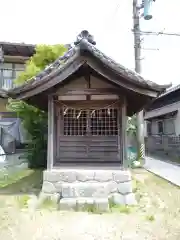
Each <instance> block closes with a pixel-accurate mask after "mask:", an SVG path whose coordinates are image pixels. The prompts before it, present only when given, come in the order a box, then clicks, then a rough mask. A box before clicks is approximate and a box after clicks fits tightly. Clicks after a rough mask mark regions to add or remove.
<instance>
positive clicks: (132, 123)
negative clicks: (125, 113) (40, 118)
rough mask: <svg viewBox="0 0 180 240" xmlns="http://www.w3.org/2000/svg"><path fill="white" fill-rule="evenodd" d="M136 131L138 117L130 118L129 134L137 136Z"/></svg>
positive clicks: (128, 123)
mask: <svg viewBox="0 0 180 240" xmlns="http://www.w3.org/2000/svg"><path fill="white" fill-rule="evenodd" d="M136 131H137V119H136V115H133V116H132V117H128V121H127V134H128V135H135V136H136Z"/></svg>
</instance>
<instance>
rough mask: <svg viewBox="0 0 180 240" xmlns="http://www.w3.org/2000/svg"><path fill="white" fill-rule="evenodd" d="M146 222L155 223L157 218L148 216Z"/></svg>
mask: <svg viewBox="0 0 180 240" xmlns="http://www.w3.org/2000/svg"><path fill="white" fill-rule="evenodd" d="M146 220H148V221H150V222H153V221H155V216H154V215H147V216H146Z"/></svg>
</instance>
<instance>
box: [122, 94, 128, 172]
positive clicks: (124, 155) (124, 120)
mask: <svg viewBox="0 0 180 240" xmlns="http://www.w3.org/2000/svg"><path fill="white" fill-rule="evenodd" d="M126 108H127V105H126V98H124V99H123V104H122V105H121V161H122V165H123V167H125V168H127V167H128V159H127V112H126Z"/></svg>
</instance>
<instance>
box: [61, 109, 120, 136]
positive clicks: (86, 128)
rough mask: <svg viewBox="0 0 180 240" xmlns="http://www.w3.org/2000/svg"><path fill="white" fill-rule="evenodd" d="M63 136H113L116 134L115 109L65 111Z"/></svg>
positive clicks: (116, 115) (116, 116) (116, 119)
mask: <svg viewBox="0 0 180 240" xmlns="http://www.w3.org/2000/svg"><path fill="white" fill-rule="evenodd" d="M63 118H64V119H63V121H64V135H65V136H84V135H93V136H114V135H117V133H118V123H117V122H118V114H117V109H114V108H111V109H101V110H76V109H66V110H64V114H63Z"/></svg>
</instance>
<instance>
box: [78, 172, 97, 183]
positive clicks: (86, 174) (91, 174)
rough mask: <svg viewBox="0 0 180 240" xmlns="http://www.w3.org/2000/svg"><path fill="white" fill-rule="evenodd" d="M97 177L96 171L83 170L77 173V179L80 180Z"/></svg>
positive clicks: (90, 179)
mask: <svg viewBox="0 0 180 240" xmlns="http://www.w3.org/2000/svg"><path fill="white" fill-rule="evenodd" d="M94 177H95V172H94V171H85V170H81V171H78V172H77V173H76V179H77V181H79V182H86V181H93V180H94Z"/></svg>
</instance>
